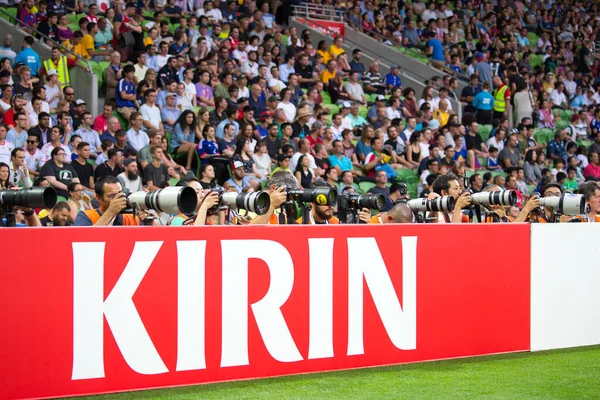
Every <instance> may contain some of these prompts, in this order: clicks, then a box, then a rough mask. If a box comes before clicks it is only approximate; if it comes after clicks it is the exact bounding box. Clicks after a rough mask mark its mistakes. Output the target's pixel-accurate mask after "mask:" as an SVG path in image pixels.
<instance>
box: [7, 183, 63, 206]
mask: <svg viewBox="0 0 600 400" xmlns="http://www.w3.org/2000/svg"><path fill="white" fill-rule="evenodd" d="M57 200H58V195H57V194H56V190H55V189H54V188H53V187H52V186H46V187H33V188H29V189H20V190H0V204H1V205H5V206H21V207H31V208H52V207H54V206H55V205H56V201H57Z"/></svg>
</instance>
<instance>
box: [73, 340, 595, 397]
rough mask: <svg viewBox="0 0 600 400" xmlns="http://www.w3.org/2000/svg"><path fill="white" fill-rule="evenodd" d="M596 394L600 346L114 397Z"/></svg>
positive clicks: (519, 395) (172, 389)
mask: <svg viewBox="0 0 600 400" xmlns="http://www.w3.org/2000/svg"><path fill="white" fill-rule="evenodd" d="M441 398H444V399H544V400H545V399H577V400H579V399H598V398H600V346H590V347H580V348H575V349H566V350H553V351H544V352H537V353H519V354H506V355H498V356H486V357H475V358H464V359H457V360H448V361H437V362H429V363H418V364H405V365H398V366H392V367H380V368H365V369H357V370H351V371H340V372H328V373H319V374H308V375H296V376H287V377H281V378H271V379H257V380H251V381H242V382H230V383H219V384H211V385H197V386H186V387H178V388H171V389H158V390H147V391H140V392H129V393H120V394H113V395H101V396H88V397H78V398H76V399H77V400H82V399H89V400H112V399H119V400H122V399H157V400H158V399H160V400H162V399H164V400H189V399H203V400H204V399H261V400H262V399H277V400H287V399H344V400H347V399H441Z"/></svg>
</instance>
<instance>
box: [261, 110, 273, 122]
mask: <svg viewBox="0 0 600 400" xmlns="http://www.w3.org/2000/svg"><path fill="white" fill-rule="evenodd" d="M272 116H273V113H272V112H271V111H263V112H262V113H261V114H260V119H261V120H263V121H264V120H265V119H267V118H270V117H272Z"/></svg>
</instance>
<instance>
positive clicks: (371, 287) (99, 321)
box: [0, 224, 600, 399]
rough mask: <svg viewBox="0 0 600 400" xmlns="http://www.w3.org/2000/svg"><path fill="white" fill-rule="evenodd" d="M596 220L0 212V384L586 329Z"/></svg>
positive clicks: (50, 386) (546, 340)
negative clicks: (182, 218) (31, 224)
mask: <svg viewBox="0 0 600 400" xmlns="http://www.w3.org/2000/svg"><path fill="white" fill-rule="evenodd" d="M596 230H597V228H595V225H583V224H576V225H575V224H573V225H554V226H535V227H533V228H530V226H529V225H525V224H501V225H493V226H492V225H471V226H458V225H379V226H370V225H354V226H350V225H346V226H316V227H315V226H273V227H269V226H262V227H261V226H254V227H253V226H246V227H237V228H234V227H198V228H195V227H156V228H151V229H149V228H144V227H131V228H127V227H123V228H45V229H44V228H31V229H2V230H0V237H1V238H2V239H3V243H5V245H6V247H5V250H4V251H3V257H2V260H3V261H2V268H0V283H1V284H2V290H0V300H1V304H2V307H1V308H0V320H1V321H2V325H1V326H0V338H1V341H0V358H1V359H2V363H1V365H0V373H1V374H2V377H3V379H2V381H1V383H0V398H2V399H25V398H47V397H64V396H75V395H85V394H99V393H109V392H119V391H131V390H139V389H147V388H158V387H167V386H179V385H190V384H200V383H210V382H219V381H229V380H240V379H250V378H261V377H271V376H279V375H288V374H298V373H309V372H321V371H331V370H340V369H350V368H359V367H370V366H380V365H390V364H399V363H409V362H419V361H427V360H439V359H448V358H457V357H468V356H479V355H484V354H496V353H506V352H519V351H529V350H532V349H533V350H536V349H545V348H553V347H564V346H577V345H582V344H592V343H600V332H599V329H598V326H599V325H598V324H599V322H598V321H599V320H600V319H599V318H598V315H597V313H598V310H599V309H600V307H599V305H600V304H599V300H598V298H599V296H600V295H598V291H597V290H595V289H596V288H597V287H598V283H600V282H598V280H599V277H600V273H599V272H598V271H599V270H598V268H594V267H595V265H594V264H595V262H593V261H595V260H597V259H598V258H597V255H598V252H599V250H600V245H599V244H598V243H597V241H594V238H595V237H597V235H596V234H595V233H596V232H597V231H596ZM592 231H594V232H593V233H592ZM582 232H583V233H582ZM532 234H533V236H532ZM34 240H35V244H36V245H35V248H33V247H32V243H33V241H34ZM530 245H531V246H532V247H531V248H530ZM558 246H561V248H563V247H564V249H570V248H573V249H574V251H573V252H572V254H571V252H567V251H564V252H562V253H559V254H558V255H557V254H555V252H557V251H560V250H559V248H558ZM569 255H572V256H573V257H569ZM588 256H593V257H594V258H593V259H592V260H590V259H588ZM565 263H566V264H565ZM592 317H595V320H593V321H590V320H589V319H590V318H592ZM573 330H577V332H572V331H573Z"/></svg>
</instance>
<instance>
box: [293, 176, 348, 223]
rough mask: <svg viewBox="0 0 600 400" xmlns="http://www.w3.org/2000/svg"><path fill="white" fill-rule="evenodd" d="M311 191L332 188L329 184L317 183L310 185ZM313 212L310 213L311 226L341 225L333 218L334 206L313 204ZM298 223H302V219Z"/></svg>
mask: <svg viewBox="0 0 600 400" xmlns="http://www.w3.org/2000/svg"><path fill="white" fill-rule="evenodd" d="M310 188H311V189H319V188H331V186H329V185H328V184H327V183H325V182H321V181H316V182H314V183H313V184H312V185H310ZM311 207H312V210H311V212H310V218H309V221H308V223H309V224H310V225H314V224H316V225H327V224H339V223H340V220H339V219H337V218H336V217H334V216H333V206H332V205H319V204H316V203H311ZM296 222H297V223H299V224H301V223H302V217H300V218H298V219H297V220H296Z"/></svg>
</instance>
